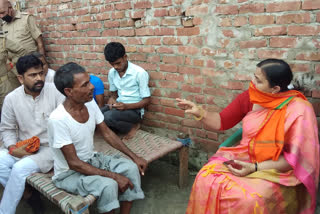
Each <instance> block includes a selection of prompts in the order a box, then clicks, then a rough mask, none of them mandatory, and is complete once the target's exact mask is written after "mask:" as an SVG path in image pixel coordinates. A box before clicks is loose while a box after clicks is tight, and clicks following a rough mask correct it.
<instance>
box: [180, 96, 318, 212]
mask: <svg viewBox="0 0 320 214" xmlns="http://www.w3.org/2000/svg"><path fill="white" fill-rule="evenodd" d="M268 112H269V111H268V109H259V110H254V111H251V112H249V113H248V114H247V116H246V117H245V118H244V119H243V136H242V140H241V142H240V145H238V146H236V147H230V148H226V147H222V148H220V149H219V150H218V151H217V153H216V154H215V155H214V156H213V157H211V158H210V160H209V162H208V163H207V164H206V165H205V166H204V167H203V168H202V169H201V170H200V172H199V173H198V175H197V177H196V180H195V182H194V184H193V187H192V192H191V195H190V199H189V204H188V208H187V212H186V213H187V214H225V213H228V214H230V213H231V214H232V213H254V214H262V213H263V214H267V213H271V214H276V213H307V214H313V213H314V210H315V206H316V193H317V187H318V181H319V142H318V128H317V121H316V117H315V114H314V111H313V108H312V105H311V104H310V103H309V102H308V101H305V100H303V99H301V98H294V99H293V100H292V101H291V102H290V103H289V104H288V106H287V108H286V113H285V120H284V133H285V134H284V145H283V148H282V153H281V155H283V156H284V158H285V159H286V160H287V162H288V163H289V164H290V165H291V166H292V169H293V170H290V171H288V172H286V173H281V172H279V171H277V170H274V169H270V170H262V171H257V172H254V173H252V174H249V175H247V176H246V177H237V176H235V175H233V174H231V173H230V172H229V171H228V169H227V168H226V167H225V166H224V165H223V164H222V163H223V162H224V161H226V160H231V159H235V160H241V161H247V162H252V157H250V152H249V150H250V141H251V140H252V139H253V138H254V137H255V136H256V135H257V132H258V130H259V124H261V123H262V122H263V121H264V120H265V118H266V116H267V114H268Z"/></svg>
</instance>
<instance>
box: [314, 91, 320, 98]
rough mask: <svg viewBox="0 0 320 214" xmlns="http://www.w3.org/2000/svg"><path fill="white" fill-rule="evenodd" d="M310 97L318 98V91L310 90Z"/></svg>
mask: <svg viewBox="0 0 320 214" xmlns="http://www.w3.org/2000/svg"><path fill="white" fill-rule="evenodd" d="M312 97H313V98H320V90H315V89H314V90H312Z"/></svg>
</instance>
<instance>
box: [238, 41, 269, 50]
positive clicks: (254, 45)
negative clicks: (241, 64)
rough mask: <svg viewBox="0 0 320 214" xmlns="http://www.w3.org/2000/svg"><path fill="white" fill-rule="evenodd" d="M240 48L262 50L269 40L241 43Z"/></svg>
mask: <svg viewBox="0 0 320 214" xmlns="http://www.w3.org/2000/svg"><path fill="white" fill-rule="evenodd" d="M239 45H240V48H243V49H246V48H262V47H266V46H267V40H265V39H264V40H251V41H241V42H240V43H239Z"/></svg>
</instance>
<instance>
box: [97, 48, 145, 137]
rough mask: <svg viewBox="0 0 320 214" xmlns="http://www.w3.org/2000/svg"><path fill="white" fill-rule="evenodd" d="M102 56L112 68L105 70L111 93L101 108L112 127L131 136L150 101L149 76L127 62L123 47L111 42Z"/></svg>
mask: <svg viewBox="0 0 320 214" xmlns="http://www.w3.org/2000/svg"><path fill="white" fill-rule="evenodd" d="M104 56H105V58H106V60H107V61H108V62H109V63H110V65H111V66H112V67H113V68H112V69H110V71H109V73H108V81H109V91H110V93H111V96H110V98H109V100H108V105H109V106H108V107H106V108H104V109H102V111H103V112H104V121H105V123H106V124H107V125H108V127H110V128H111V129H112V130H114V131H115V132H117V133H120V134H126V136H125V137H124V138H125V139H130V138H132V137H134V135H135V133H136V131H137V130H138V129H139V127H140V124H139V122H140V121H141V119H142V117H143V114H144V107H146V106H147V105H148V104H149V103H150V100H151V99H150V96H151V94H150V89H149V86H148V84H149V75H148V73H147V72H146V71H145V70H144V69H143V68H141V67H140V66H138V65H135V64H133V63H131V62H129V61H128V57H127V54H126V51H125V48H124V46H123V45H122V44H121V43H119V42H110V43H108V44H107V45H106V47H105V48H104Z"/></svg>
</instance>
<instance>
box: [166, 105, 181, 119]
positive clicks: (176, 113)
mask: <svg viewBox="0 0 320 214" xmlns="http://www.w3.org/2000/svg"><path fill="white" fill-rule="evenodd" d="M164 113H166V114H170V115H174V116H178V117H184V110H180V109H176V108H168V107H167V108H165V109H164Z"/></svg>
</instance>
